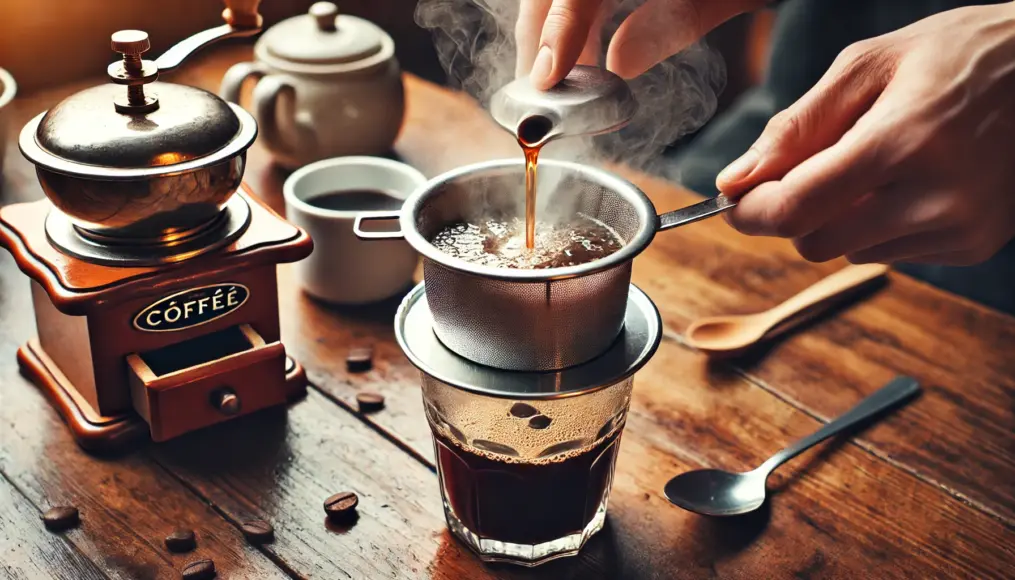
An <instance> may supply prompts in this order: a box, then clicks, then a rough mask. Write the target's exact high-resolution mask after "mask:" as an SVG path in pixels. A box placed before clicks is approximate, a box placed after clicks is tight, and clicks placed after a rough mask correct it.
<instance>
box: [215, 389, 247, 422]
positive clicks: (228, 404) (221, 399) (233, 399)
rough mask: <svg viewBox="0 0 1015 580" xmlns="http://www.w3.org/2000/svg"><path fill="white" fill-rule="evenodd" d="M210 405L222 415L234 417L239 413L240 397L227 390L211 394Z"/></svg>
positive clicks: (234, 392)
mask: <svg viewBox="0 0 1015 580" xmlns="http://www.w3.org/2000/svg"><path fill="white" fill-rule="evenodd" d="M211 404H212V406H213V407H215V408H216V409H218V410H219V411H220V412H221V413H222V414H223V415H235V414H237V413H239V412H240V396H239V395H237V394H236V391H234V390H232V389H229V388H225V389H218V390H216V391H214V392H212V394H211Z"/></svg>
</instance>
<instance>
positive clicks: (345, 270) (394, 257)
mask: <svg viewBox="0 0 1015 580" xmlns="http://www.w3.org/2000/svg"><path fill="white" fill-rule="evenodd" d="M425 182H426V177H424V176H423V174H422V173H420V172H419V171H417V170H416V169H413V168H412V167H409V166H408V165H406V164H404V163H399V162H397V161H392V160H390V159H384V158H381V157H361V156H351V157H335V158H332V159H324V160H322V161H317V162H315V163H311V164H309V165H307V166H305V167H302V168H301V169H298V170H297V171H295V172H294V173H293V174H292V175H290V176H289V178H288V179H286V181H285V184H284V185H283V186H282V195H283V197H284V198H285V209H286V217H287V219H288V220H289V221H290V222H292V223H293V224H295V225H297V226H299V227H301V228H303V229H304V230H305V231H306V232H307V233H308V234H310V237H311V238H312V239H313V240H314V251H313V253H312V254H310V256H309V257H307V258H306V259H304V260H302V261H300V262H297V263H296V264H295V268H296V279H297V282H298V283H299V285H300V286H301V287H302V288H303V290H304V291H306V292H307V293H308V294H310V295H311V296H314V297H316V298H319V299H321V300H324V301H326V302H333V303H337V304H366V303H369V302H377V301H379V300H384V299H385V298H390V297H392V296H394V295H395V294H397V293H398V292H399V291H402V290H407V289H409V288H410V285H411V284H412V281H413V273H414V272H415V270H416V265H417V263H418V260H419V256H418V255H417V254H416V251H415V250H413V249H412V246H410V245H409V244H408V243H406V242H405V240H385V241H383V242H363V241H361V240H360V239H359V238H357V237H356V235H355V234H354V233H353V231H352V226H353V221H354V219H355V218H356V215H357V214H360V213H363V212H364V211H369V210H372V209H379V208H377V207H357V206H356V202H355V200H360V201H362V198H361V197H357V196H355V195H352V194H353V192H357V191H360V192H362V191H364V190H371V191H380V192H384V193H386V194H388V195H389V196H391V197H392V198H395V199H397V200H403V201H404V200H405V198H407V197H409V194H411V193H412V192H413V190H415V189H416V188H417V187H419V186H421V185H423V184H424V183H425ZM325 194H331V195H328V196H327V197H328V198H329V199H330V201H331V202H332V203H330V204H321V205H332V206H333V205H336V204H338V205H341V206H342V208H341V209H329V208H327V207H322V206H321V205H315V204H314V201H315V199H316V200H317V201H318V202H319V203H320V199H319V198H320V197H321V196H322V195H325ZM343 194H350V197H349V199H348V200H342V199H341V197H340V196H342V195H343ZM397 203H398V202H397V201H395V202H394V203H393V205H397ZM386 209H397V207H396V208H393V207H391V206H389V207H387V208H386Z"/></svg>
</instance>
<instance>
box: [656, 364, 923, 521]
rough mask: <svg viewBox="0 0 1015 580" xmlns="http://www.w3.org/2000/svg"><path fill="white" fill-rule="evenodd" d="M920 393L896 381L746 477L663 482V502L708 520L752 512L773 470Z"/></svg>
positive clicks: (706, 472) (691, 474)
mask: <svg viewBox="0 0 1015 580" xmlns="http://www.w3.org/2000/svg"><path fill="white" fill-rule="evenodd" d="M919 392H920V384H919V383H918V382H916V379H913V378H911V377H906V376H898V377H895V378H894V379H892V381H891V382H889V383H888V384H887V385H885V386H883V387H881V388H880V389H878V390H877V391H876V392H875V393H874V394H872V395H870V396H868V397H867V398H866V399H864V400H862V401H860V402H859V403H857V405H856V406H855V407H853V408H852V409H850V410H849V411H847V412H846V413H845V414H844V415H842V416H841V417H839V418H838V419H836V420H834V421H832V422H831V423H828V424H827V425H825V426H824V427H822V428H821V429H818V430H817V431H815V432H814V433H812V434H810V435H808V436H807V437H804V438H803V439H801V440H799V441H797V442H796V443H794V444H792V445H790V446H789V447H787V448H785V449H783V450H782V451H780V452H778V453H776V454H775V455H773V456H771V457H769V458H768V461H766V462H764V463H762V464H761V466H759V467H758V468H757V469H755V470H753V471H748V472H746V473H730V472H728V471H723V470H721V469H698V470H695V471H688V472H686V473H682V474H680V475H678V476H676V477H674V478H673V479H671V480H669V481H668V482H666V487H665V488H664V491H665V493H666V498H667V499H669V500H670V503H673V504H674V505H677V506H680V507H682V508H684V509H686V510H690V511H692V512H697V513H699V514H704V515H707V516H736V515H741V514H746V513H748V512H752V511H754V510H756V509H758V508H759V507H761V505H762V504H763V503H765V481H766V480H767V479H768V476H769V475H770V474H771V473H772V471H774V470H775V468H776V467H779V466H780V465H782V464H783V463H785V462H787V461H789V460H790V459H793V458H794V457H796V456H797V455H800V454H801V453H803V452H804V451H806V450H807V449H810V448H811V447H813V446H815V445H817V444H818V443H821V442H822V441H824V440H825V439H828V438H829V437H831V436H832V435H836V434H838V433H841V432H842V431H844V430H846V429H848V428H850V427H853V426H854V425H858V424H860V423H863V422H865V421H867V420H868V419H871V418H873V417H875V416H877V415H880V414H881V413H882V412H884V411H886V410H888V409H890V408H892V407H894V406H895V405H897V404H899V403H901V402H903V401H905V400H906V399H909V398H910V397H912V396H914V395H916V394H917V393H919Z"/></svg>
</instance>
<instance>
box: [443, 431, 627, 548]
mask: <svg viewBox="0 0 1015 580" xmlns="http://www.w3.org/2000/svg"><path fill="white" fill-rule="evenodd" d="M434 441H435V442H436V448H437V467H438V469H439V471H440V479H441V485H443V486H444V492H445V495H446V497H447V500H448V503H449V504H451V509H452V510H453V511H454V513H455V516H457V517H458V519H459V521H461V522H462V524H463V525H465V527H466V528H468V529H469V530H470V531H472V532H474V533H475V534H476V535H478V536H479V537H481V538H486V539H492V540H498V541H501V542H511V543H514V544H524V545H534V544H541V543H543V542H549V541H551V540H557V539H560V538H563V537H565V536H569V535H571V534H576V533H580V532H582V530H584V529H585V526H587V525H588V524H589V522H591V521H592V518H593V517H594V516H595V514H596V510H598V509H599V506H600V505H602V503H603V500H604V499H606V497H607V496H608V495H609V493H610V486H611V484H612V481H613V464H614V462H615V461H616V457H617V450H618V449H619V448H620V429H617V430H616V431H615V432H614V433H613V434H611V435H609V436H608V437H606V438H605V439H604V440H603V441H601V442H599V443H598V444H597V445H595V446H593V447H592V448H590V449H587V450H585V451H583V452H581V453H578V454H575V455H570V456H565V457H564V458H562V459H560V460H557V461H547V462H545V463H514V462H507V461H499V460H497V459H495V456H493V455H480V454H478V453H474V452H472V451H467V450H465V449H463V448H462V447H461V446H460V445H458V444H456V443H454V442H452V441H451V440H450V439H448V438H447V437H445V436H443V435H442V434H440V433H438V432H436V431H435V432H434Z"/></svg>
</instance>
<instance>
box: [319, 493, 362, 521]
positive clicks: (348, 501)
mask: <svg viewBox="0 0 1015 580" xmlns="http://www.w3.org/2000/svg"><path fill="white" fill-rule="evenodd" d="M357 505H359V497H358V496H357V495H356V494H355V493H353V492H351V491H340V492H338V493H336V494H335V495H333V496H331V497H329V498H328V499H326V500H324V511H325V513H327V514H328V519H330V520H332V521H350V520H352V519H353V518H354V517H355V516H356V506H357Z"/></svg>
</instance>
